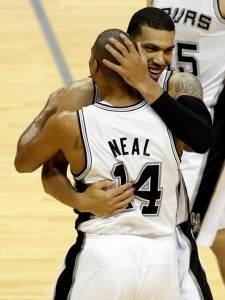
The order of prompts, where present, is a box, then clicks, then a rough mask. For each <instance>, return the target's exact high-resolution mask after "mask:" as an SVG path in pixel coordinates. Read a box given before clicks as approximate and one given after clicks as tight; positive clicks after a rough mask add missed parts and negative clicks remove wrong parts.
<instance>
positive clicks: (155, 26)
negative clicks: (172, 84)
mask: <svg viewBox="0 0 225 300" xmlns="http://www.w3.org/2000/svg"><path fill="white" fill-rule="evenodd" d="M127 33H128V34H130V36H132V37H133V38H134V39H135V41H136V42H140V44H141V46H142V49H143V50H144V54H145V55H146V57H147V60H148V67H149V74H150V76H151V77H152V78H153V79H154V80H158V78H159V76H160V74H161V73H162V71H163V70H164V69H165V68H166V67H167V66H168V65H169V64H170V62H171V58H172V50H173V48H174V34H175V27H174V23H173V20H172V19H171V18H170V16H169V15H168V14H167V13H166V12H165V11H163V10H161V9H159V8H156V7H145V8H143V9H141V10H139V11H137V12H136V13H135V14H134V15H133V16H132V18H131V20H130V23H129V25H128V29H127Z"/></svg>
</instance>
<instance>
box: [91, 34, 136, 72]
mask: <svg viewBox="0 0 225 300" xmlns="http://www.w3.org/2000/svg"><path fill="white" fill-rule="evenodd" d="M121 33H123V34H124V35H126V36H127V38H128V39H129V40H130V41H131V42H132V43H133V44H134V45H135V47H136V49H137V44H136V42H135V41H134V40H133V38H132V37H130V36H129V34H127V33H126V32H124V31H122V30H120V29H116V28H113V29H107V30H105V31H103V32H102V33H100V34H99V36H98V37H97V39H96V41H95V43H94V45H93V48H92V50H93V54H94V59H96V60H97V62H98V64H99V65H100V67H101V70H102V71H103V72H104V75H105V76H108V77H109V76H110V77H112V76H113V77H114V78H115V77H119V78H121V77H120V76H119V75H118V74H117V73H116V72H114V71H112V70H110V69H109V68H108V67H106V66H105V65H104V64H103V62H102V60H103V59H107V60H109V61H111V62H112V63H114V64H117V65H119V62H118V61H117V60H116V59H115V58H114V57H113V56H112V55H111V53H110V52H109V51H107V50H106V49H105V45H106V44H110V42H109V38H114V39H115V40H117V41H119V42H120V43H121V44H123V45H124V46H125V47H126V45H125V44H124V42H123V40H122V39H121V38H120V34H121ZM111 46H112V47H114V46H113V45H111Z"/></svg>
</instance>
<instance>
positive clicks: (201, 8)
mask: <svg viewBox="0 0 225 300" xmlns="http://www.w3.org/2000/svg"><path fill="white" fill-rule="evenodd" d="M152 6H155V7H158V8H161V9H163V10H165V11H166V12H167V13H169V15H170V16H171V18H172V19H173V20H174V23H175V28H176V31H175V43H176V44H175V51H174V53H173V59H172V64H171V67H172V68H175V69H178V71H182V72H183V71H184V72H191V73H193V74H194V75H196V76H197V77H198V78H199V80H200V82H201V84H202V87H203V91H204V102H205V104H206V106H207V107H208V108H209V109H210V108H211V107H212V106H214V105H215V103H216V101H217V98H218V95H219V93H220V92H221V90H222V88H223V86H224V80H225V55H224V51H223V48H224V45H225V18H223V17H222V16H221V14H220V10H219V8H218V1H217V0H198V1H196V0H188V1H183V0H153V1H152ZM210 111H211V110H210Z"/></svg>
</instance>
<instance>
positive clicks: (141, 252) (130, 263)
mask: <svg viewBox="0 0 225 300" xmlns="http://www.w3.org/2000/svg"><path fill="white" fill-rule="evenodd" d="M68 299H69V300H77V299H79V300H90V299H98V300H103V299H104V300H106V299H110V300H130V299H132V300H134V299H135V300H136V299H139V300H151V299H155V300H156V299H158V300H168V299H173V300H176V299H177V300H178V299H181V296H180V291H179V283H178V270H177V255H176V246H175V241H174V237H173V236H168V237H163V238H157V239H148V238H142V237H136V236H126V235H123V236H105V235H104V236H100V235H87V236H86V240H85V243H84V246H83V250H82V251H81V253H80V255H79V258H78V263H77V266H76V268H75V271H74V274H73V283H72V287H71V289H70V293H69V297H68Z"/></svg>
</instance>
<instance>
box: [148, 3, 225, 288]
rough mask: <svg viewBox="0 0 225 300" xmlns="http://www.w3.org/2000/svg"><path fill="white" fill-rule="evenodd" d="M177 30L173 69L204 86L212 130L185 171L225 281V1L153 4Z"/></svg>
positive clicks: (200, 229) (201, 238) (187, 157)
mask: <svg viewBox="0 0 225 300" xmlns="http://www.w3.org/2000/svg"><path fill="white" fill-rule="evenodd" d="M147 5H149V6H150V5H152V6H155V7H159V8H162V9H163V10H165V11H166V12H167V13H169V15H170V16H171V17H172V19H173V20H174V23H175V27H176V34H175V41H176V43H175V51H174V53H173V59H172V63H171V67H172V68H173V69H177V70H179V71H181V72H182V71H185V72H191V73H193V74H194V75H196V76H197V77H198V78H199V80H200V82H201V84H202V87H203V92H204V102H205V103H206V105H207V107H208V109H209V111H210V113H211V116H212V118H213V126H214V143H213V145H212V147H211V149H210V151H209V152H208V153H207V154H205V155H200V154H197V153H184V154H183V157H182V164H181V167H182V171H183V175H184V178H185V182H186V185H187V190H188V194H189V198H190V202H191V208H192V213H191V214H192V225H193V230H194V234H195V236H196V237H197V243H198V244H199V245H200V246H210V247H211V248H212V250H213V251H214V253H215V255H216V257H217V259H218V263H219V267H220V270H221V274H222V277H223V281H224V283H225V263H224V244H225V201H224V199H225V190H224V189H221V188H220V185H223V183H222V180H223V178H224V176H225V174H223V172H225V171H224V153H225V147H224V142H223V137H224V130H225V56H224V53H223V51H221V48H223V45H224V42H225V2H224V1H223V0H210V1H209V0H201V1H195V0H187V1H186V0H153V1H151V0H150V1H147Z"/></svg>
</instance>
